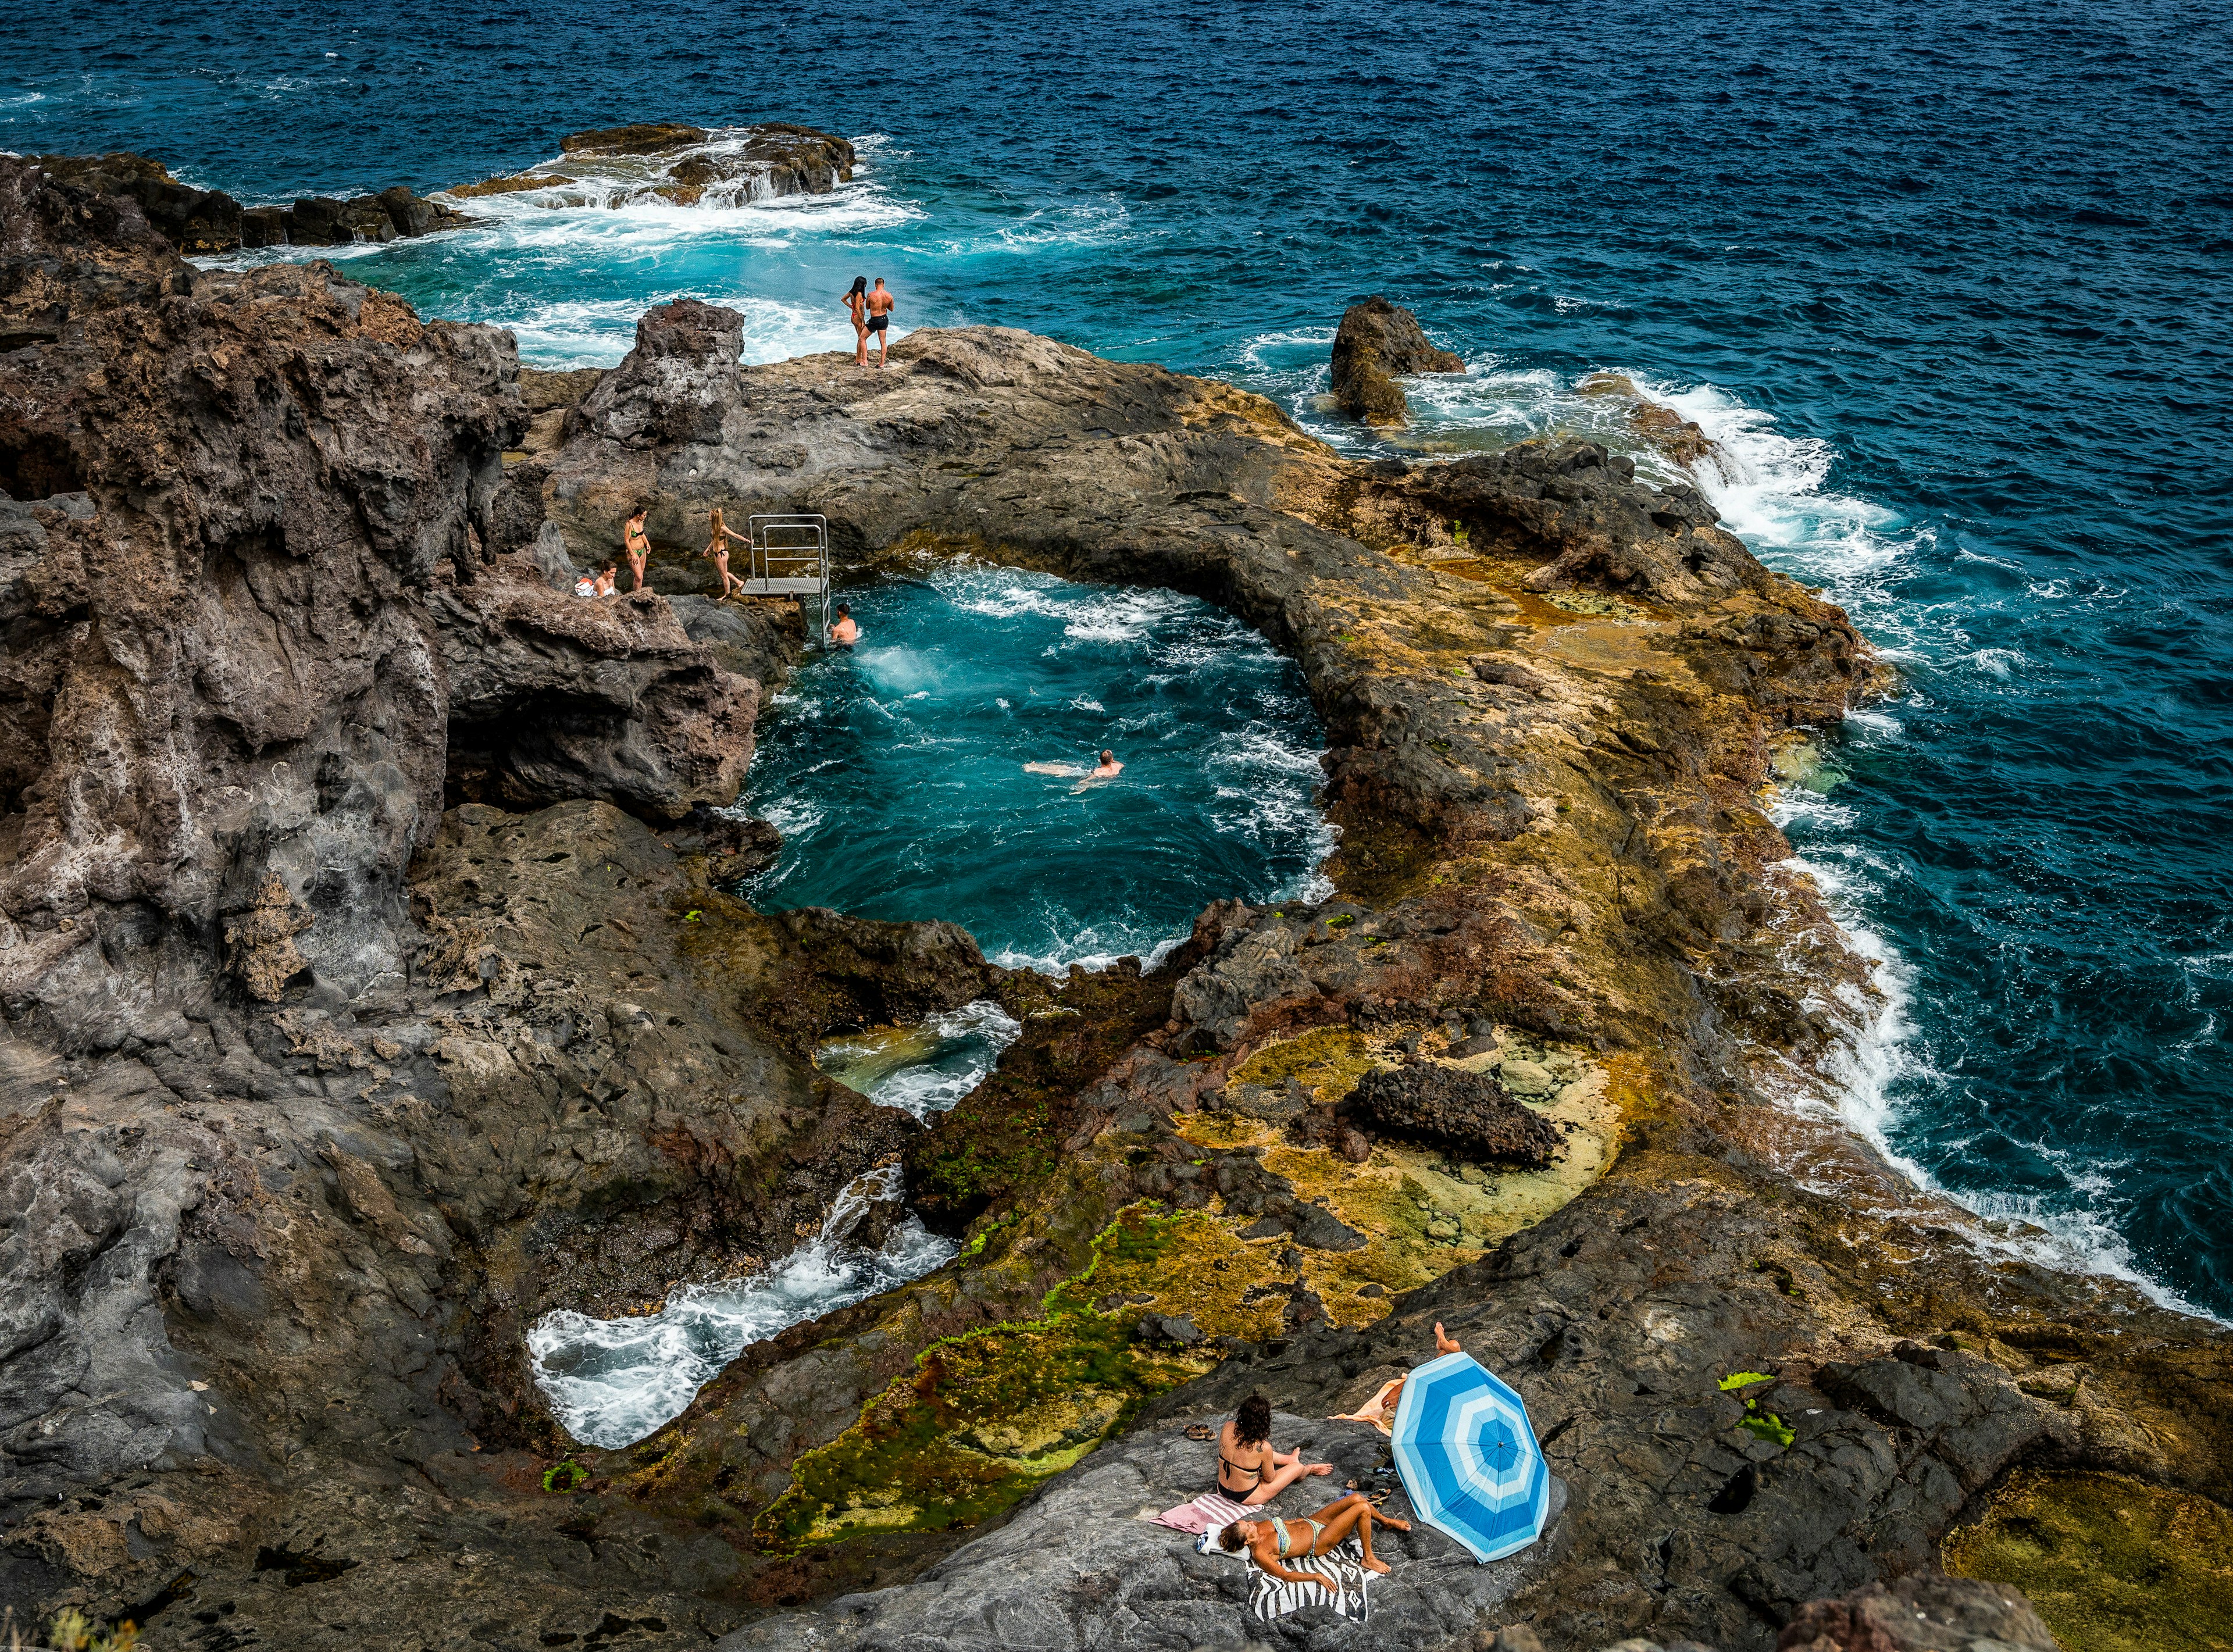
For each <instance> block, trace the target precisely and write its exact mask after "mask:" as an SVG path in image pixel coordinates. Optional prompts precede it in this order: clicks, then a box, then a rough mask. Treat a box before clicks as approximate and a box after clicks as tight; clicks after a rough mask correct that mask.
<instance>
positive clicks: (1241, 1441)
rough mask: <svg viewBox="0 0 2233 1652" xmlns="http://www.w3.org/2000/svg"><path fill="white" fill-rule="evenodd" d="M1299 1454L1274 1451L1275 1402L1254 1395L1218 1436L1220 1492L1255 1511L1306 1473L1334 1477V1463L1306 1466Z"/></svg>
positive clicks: (1218, 1484)
mask: <svg viewBox="0 0 2233 1652" xmlns="http://www.w3.org/2000/svg"><path fill="white" fill-rule="evenodd" d="M1302 1457H1303V1454H1302V1453H1301V1452H1300V1451H1274V1450H1273V1449H1272V1402H1270V1401H1269V1400H1266V1398H1265V1397H1264V1396H1263V1395H1260V1394H1252V1395H1249V1396H1248V1397H1247V1399H1245V1400H1243V1401H1242V1402H1240V1410H1239V1411H1237V1412H1235V1413H1234V1417H1233V1421H1230V1422H1228V1423H1227V1424H1226V1425H1225V1427H1224V1428H1223V1430H1222V1431H1221V1432H1220V1434H1218V1436H1217V1489H1218V1490H1219V1491H1221V1492H1222V1493H1225V1495H1226V1496H1227V1497H1229V1498H1231V1499H1233V1500H1234V1502H1236V1503H1246V1504H1247V1505H1248V1506H1249V1507H1251V1508H1254V1507H1256V1506H1259V1505H1260V1504H1264V1503H1268V1502H1270V1501H1271V1500H1272V1499H1273V1498H1275V1497H1277V1496H1278V1495H1279V1493H1282V1492H1284V1491H1286V1489H1287V1487H1288V1486H1292V1485H1293V1484H1294V1483H1295V1482H1296V1481H1297V1480H1300V1479H1301V1478H1302V1477H1303V1476H1304V1475H1305V1474H1331V1473H1333V1465H1332V1464H1331V1463H1306V1462H1305V1461H1303V1460H1302Z"/></svg>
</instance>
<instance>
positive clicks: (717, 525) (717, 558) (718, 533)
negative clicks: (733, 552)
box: [699, 505, 745, 602]
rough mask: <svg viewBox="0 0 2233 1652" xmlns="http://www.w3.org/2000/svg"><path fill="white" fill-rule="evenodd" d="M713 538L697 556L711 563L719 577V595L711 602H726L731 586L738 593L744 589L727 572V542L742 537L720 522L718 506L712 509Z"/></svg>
mask: <svg viewBox="0 0 2233 1652" xmlns="http://www.w3.org/2000/svg"><path fill="white" fill-rule="evenodd" d="M741 537H742V536H741V535H739V534H734V533H732V532H730V531H729V527H728V524H726V523H725V522H723V521H722V520H721V507H720V506H719V505H715V506H714V507H713V537H712V538H711V539H709V540H707V541H706V549H705V550H703V551H701V552H700V553H699V554H700V556H705V557H706V558H707V559H708V560H709V561H710V562H712V563H713V568H714V571H716V572H717V573H719V575H720V576H721V594H720V595H719V596H717V597H715V598H714V599H713V600H714V601H715V602H726V601H727V600H728V596H729V587H731V586H732V585H733V586H735V587H736V588H737V589H738V590H739V591H742V590H743V589H745V582H744V581H742V580H740V579H739V578H738V577H737V576H735V575H734V574H732V573H731V572H730V571H729V541H731V540H732V539H739V538H741Z"/></svg>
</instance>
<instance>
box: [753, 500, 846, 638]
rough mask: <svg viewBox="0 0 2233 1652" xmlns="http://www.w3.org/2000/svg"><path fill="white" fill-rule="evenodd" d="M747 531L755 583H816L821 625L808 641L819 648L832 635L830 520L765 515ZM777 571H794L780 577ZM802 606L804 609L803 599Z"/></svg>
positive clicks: (824, 518) (811, 517)
mask: <svg viewBox="0 0 2233 1652" xmlns="http://www.w3.org/2000/svg"><path fill="white" fill-rule="evenodd" d="M745 537H746V538H747V540H748V541H749V542H750V544H751V547H752V577H753V578H754V579H756V580H775V579H793V578H799V579H812V580H814V581H815V582H817V585H818V586H819V589H818V591H817V598H818V602H819V605H820V608H821V612H822V623H821V625H820V626H819V627H818V628H816V630H815V633H814V634H813V636H812V637H811V638H809V639H808V641H810V642H811V643H814V644H816V645H817V646H818V645H819V644H820V643H821V641H822V640H823V638H824V637H825V636H826V635H828V634H829V631H830V521H829V518H828V517H824V516H821V515H818V514H816V515H808V514H804V513H798V514H784V515H777V514H772V513H764V514H761V515H758V516H753V517H747V518H746V519H745ZM777 569H785V570H795V571H785V572H783V573H778V572H777V571H776V570H777ZM800 606H801V607H802V608H803V607H804V606H805V602H804V599H803V598H802V599H801V602H800Z"/></svg>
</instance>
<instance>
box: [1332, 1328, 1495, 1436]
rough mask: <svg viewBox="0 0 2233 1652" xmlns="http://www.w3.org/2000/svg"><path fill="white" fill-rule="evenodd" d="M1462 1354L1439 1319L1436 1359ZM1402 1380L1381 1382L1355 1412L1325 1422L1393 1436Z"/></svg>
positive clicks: (1401, 1397) (1454, 1338) (1344, 1413)
mask: <svg viewBox="0 0 2233 1652" xmlns="http://www.w3.org/2000/svg"><path fill="white" fill-rule="evenodd" d="M1464 1352H1465V1350H1464V1349H1462V1348H1461V1347H1460V1346H1459V1345H1458V1340H1457V1338H1456V1337H1452V1336H1450V1335H1449V1333H1448V1332H1446V1331H1444V1330H1442V1321H1441V1320H1439V1319H1437V1320H1436V1321H1435V1353H1436V1357H1438V1358H1439V1357H1440V1356H1442V1355H1444V1354H1462V1353H1464ZM1401 1403H1403V1378H1402V1377H1400V1376H1399V1377H1396V1379H1395V1380H1394V1381H1392V1382H1383V1383H1382V1384H1381V1385H1380V1391H1379V1392H1378V1393H1377V1394H1375V1395H1373V1396H1372V1397H1371V1398H1370V1399H1369V1400H1367V1401H1366V1402H1364V1405H1363V1406H1362V1407H1361V1408H1358V1409H1357V1410H1355V1411H1337V1412H1336V1413H1334V1415H1331V1416H1330V1417H1328V1418H1327V1419H1326V1421H1328V1422H1369V1423H1370V1424H1371V1425H1372V1426H1373V1427H1374V1428H1377V1429H1379V1430H1380V1432H1381V1433H1382V1434H1393V1433H1394V1432H1395V1431H1396V1407H1397V1406H1398V1405H1400V1404H1401Z"/></svg>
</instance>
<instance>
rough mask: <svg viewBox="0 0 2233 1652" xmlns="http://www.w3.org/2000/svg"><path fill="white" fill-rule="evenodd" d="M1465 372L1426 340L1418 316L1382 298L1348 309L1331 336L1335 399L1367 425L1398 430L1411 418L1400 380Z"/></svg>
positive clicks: (1449, 353)
mask: <svg viewBox="0 0 2233 1652" xmlns="http://www.w3.org/2000/svg"><path fill="white" fill-rule="evenodd" d="M1465 370H1466V369H1465V361H1464V359H1463V358H1462V357H1461V356H1460V355H1459V354H1457V353H1456V352H1455V350H1445V349H1442V348H1440V347H1439V346H1437V345H1436V344H1434V343H1433V342H1431V341H1429V339H1428V337H1427V335H1426V330H1425V329H1424V328H1422V327H1421V326H1420V325H1419V318H1418V317H1417V316H1416V315H1413V314H1412V313H1411V312H1410V311H1409V310H1408V309H1404V308H1403V306H1401V305H1400V304H1391V303H1390V302H1388V301H1387V300H1386V299H1384V298H1380V297H1372V298H1367V299H1363V300H1360V301H1359V302H1357V303H1354V304H1351V306H1350V307H1349V308H1348V309H1346V310H1344V311H1343V312H1342V317H1341V326H1340V328H1338V330H1337V331H1336V332H1335V334H1334V335H1333V395H1334V400H1336V401H1337V402H1338V403H1339V404H1340V406H1341V409H1342V411H1343V412H1344V413H1348V414H1349V415H1350V416H1351V418H1352V419H1362V420H1364V422H1365V423H1367V424H1369V425H1400V424H1402V423H1403V421H1404V420H1406V419H1408V418H1409V416H1410V411H1411V409H1410V404H1409V402H1408V401H1406V400H1404V397H1403V386H1402V385H1399V384H1397V383H1396V379H1397V378H1398V377H1401V376H1408V375H1409V374H1416V373H1463V372H1464V371H1465Z"/></svg>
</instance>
